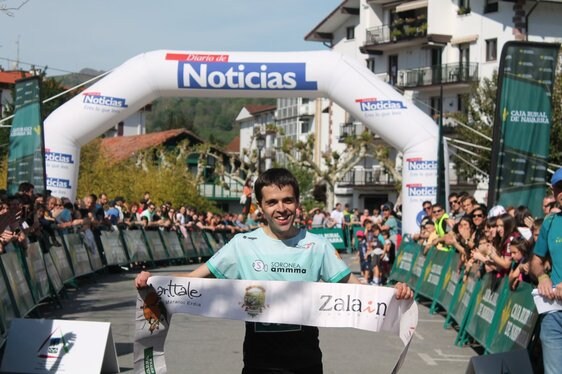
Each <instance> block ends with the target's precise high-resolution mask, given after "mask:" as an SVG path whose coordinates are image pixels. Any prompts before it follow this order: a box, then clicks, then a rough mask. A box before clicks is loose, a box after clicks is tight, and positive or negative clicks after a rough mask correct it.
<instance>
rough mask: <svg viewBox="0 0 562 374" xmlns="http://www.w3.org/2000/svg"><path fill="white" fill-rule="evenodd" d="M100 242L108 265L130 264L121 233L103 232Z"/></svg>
mask: <svg viewBox="0 0 562 374" xmlns="http://www.w3.org/2000/svg"><path fill="white" fill-rule="evenodd" d="M100 240H101V244H102V246H103V252H104V254H105V260H106V261H107V265H109V266H112V265H126V264H128V263H129V260H128V259H127V253H126V250H125V246H124V245H123V242H122V241H121V233H120V232H119V231H101V235H100Z"/></svg>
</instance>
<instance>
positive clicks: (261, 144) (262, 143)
mask: <svg viewBox="0 0 562 374" xmlns="http://www.w3.org/2000/svg"><path fill="white" fill-rule="evenodd" d="M256 146H257V147H258V175H260V174H261V150H262V149H264V147H265V136H263V135H262V134H258V135H257V137H256Z"/></svg>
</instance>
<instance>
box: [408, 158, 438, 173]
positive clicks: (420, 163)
mask: <svg viewBox="0 0 562 374" xmlns="http://www.w3.org/2000/svg"><path fill="white" fill-rule="evenodd" d="M406 170H409V171H427V170H437V161H436V160H424V159H422V158H421V157H416V158H408V159H406Z"/></svg>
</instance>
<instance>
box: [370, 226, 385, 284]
mask: <svg viewBox="0 0 562 374" xmlns="http://www.w3.org/2000/svg"><path fill="white" fill-rule="evenodd" d="M374 228H375V229H374V232H373V240H372V241H371V243H370V245H371V246H370V250H369V253H371V262H372V265H373V280H372V281H371V284H373V285H375V286H378V285H380V284H381V283H382V259H383V257H384V254H385V252H384V244H383V243H382V242H381V241H380V240H379V238H378V231H379V230H380V229H379V226H378V225H375V226H374Z"/></svg>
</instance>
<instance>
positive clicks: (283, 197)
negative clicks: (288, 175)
mask: <svg viewBox="0 0 562 374" xmlns="http://www.w3.org/2000/svg"><path fill="white" fill-rule="evenodd" d="M298 205H299V203H298V201H297V198H296V196H295V192H294V191H293V187H291V186H284V187H283V188H279V187H277V186H265V187H263V188H262V199H261V201H260V208H261V210H262V212H263V218H264V219H265V220H266V221H267V226H265V227H264V231H265V232H266V234H267V235H269V236H271V237H274V238H276V239H288V238H292V237H293V236H295V234H296V231H297V229H296V228H295V227H294V226H293V222H294V220H295V215H296V212H297V207H298Z"/></svg>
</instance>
